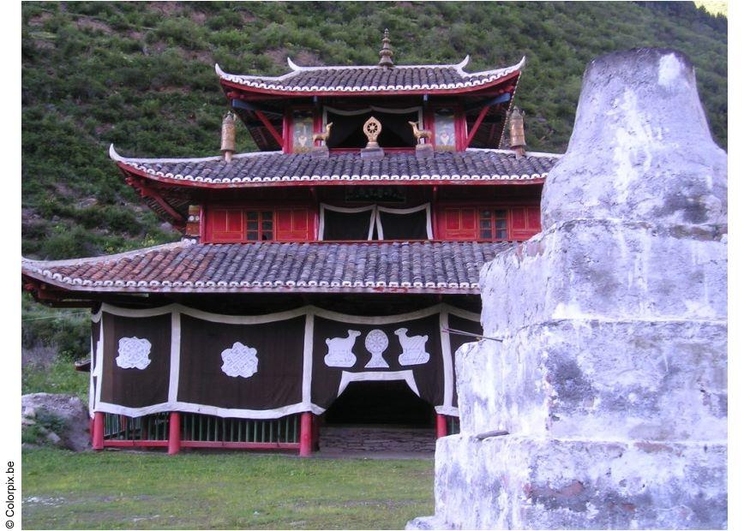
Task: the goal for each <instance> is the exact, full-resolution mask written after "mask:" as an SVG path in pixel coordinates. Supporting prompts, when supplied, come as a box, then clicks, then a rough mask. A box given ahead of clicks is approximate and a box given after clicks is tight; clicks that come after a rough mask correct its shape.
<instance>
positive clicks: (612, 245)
mask: <svg viewBox="0 0 750 531" xmlns="http://www.w3.org/2000/svg"><path fill="white" fill-rule="evenodd" d="M542 229H543V230H542V232H541V233H540V234H538V235H537V236H535V237H533V238H532V239H530V240H528V241H527V242H524V243H522V244H519V245H518V246H517V247H516V248H515V249H514V250H511V251H509V252H506V253H504V254H501V255H499V256H498V257H497V258H496V259H495V260H494V261H493V262H491V263H489V264H487V265H486V266H485V268H484V269H483V273H482V277H481V278H482V302H483V310H482V325H483V327H484V335H485V336H486V337H488V339H483V340H481V341H479V342H477V343H471V344H468V345H465V346H464V347H463V348H462V349H461V350H459V352H458V354H457V371H458V382H457V385H458V391H459V408H460V416H461V433H460V434H459V435H454V436H450V437H445V438H442V439H440V440H439V441H438V446H437V452H436V457H435V467H436V477H435V498H436V499H435V515H434V516H430V517H425V518H417V519H416V520H414V521H412V522H410V523H409V524H408V528H411V529H431V528H439V529H723V528H726V527H727V155H726V152H725V151H723V150H722V149H720V148H719V147H718V146H717V145H716V144H715V143H714V142H713V140H712V138H711V135H710V132H709V129H708V125H707V121H706V117H705V114H704V111H703V108H702V105H701V103H700V100H699V98H698V93H697V90H696V85H695V73H694V69H693V66H692V65H691V63H690V62H689V60H688V59H687V58H686V57H685V56H684V55H682V54H681V53H679V52H676V51H672V50H661V49H638V50H631V51H627V52H619V53H614V54H610V55H606V56H603V57H601V58H598V59H596V60H594V61H592V62H591V63H590V64H589V66H588V68H587V70H586V73H585V75H584V79H583V87H582V91H581V96H580V101H579V105H578V110H577V115H576V121H575V126H574V131H573V135H572V137H571V139H570V143H569V148H568V151H567V153H566V154H565V156H564V157H563V159H562V160H561V161H560V162H559V163H558V164H557V166H556V167H555V168H554V169H553V170H552V171H551V172H550V174H549V177H548V179H547V181H546V183H545V187H544V192H543V197H542Z"/></svg>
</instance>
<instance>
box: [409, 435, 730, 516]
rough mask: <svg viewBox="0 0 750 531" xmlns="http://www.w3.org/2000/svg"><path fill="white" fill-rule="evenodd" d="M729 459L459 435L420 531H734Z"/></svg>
mask: <svg viewBox="0 0 750 531" xmlns="http://www.w3.org/2000/svg"><path fill="white" fill-rule="evenodd" d="M726 459H727V454H726V445H724V444H721V443H718V444H717V443H714V442H710V441H705V442H695V443H654V442H650V441H630V442H621V441H606V440H603V441H597V440H591V439H586V440H577V439H547V440H542V439H537V438H529V437H514V436H512V435H508V436H503V437H493V438H488V439H483V440H480V439H477V438H475V437H471V436H469V435H454V436H450V437H446V438H444V439H441V440H440V442H439V451H438V453H437V454H436V460H435V478H436V481H435V492H436V504H435V515H434V516H433V517H432V518H431V519H421V520H419V522H414V524H413V525H420V526H422V527H413V528H418V529H429V528H431V527H429V526H430V525H434V526H435V527H432V528H435V529H438V528H439V529H721V528H726V525H727V499H726V476H725V470H726ZM477 493H481V494H482V495H481V496H477Z"/></svg>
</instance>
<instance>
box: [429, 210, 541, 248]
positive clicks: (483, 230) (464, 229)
mask: <svg viewBox="0 0 750 531" xmlns="http://www.w3.org/2000/svg"><path fill="white" fill-rule="evenodd" d="M437 221H438V223H437V226H438V234H437V239H441V240H453V241H523V240H527V239H529V238H531V237H532V236H533V235H534V234H536V233H538V232H541V230H542V227H541V215H540V211H539V206H536V205H507V204H499V205H491V206H487V205H482V206H479V205H456V206H453V205H451V206H447V205H443V206H442V207H438V209H437Z"/></svg>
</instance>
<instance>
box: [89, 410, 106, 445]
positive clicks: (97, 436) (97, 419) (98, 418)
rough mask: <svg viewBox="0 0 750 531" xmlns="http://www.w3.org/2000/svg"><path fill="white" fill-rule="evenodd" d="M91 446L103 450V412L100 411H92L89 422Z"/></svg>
mask: <svg viewBox="0 0 750 531" xmlns="http://www.w3.org/2000/svg"><path fill="white" fill-rule="evenodd" d="M91 448H93V449H94V450H104V413H102V412H101V411H97V412H96V413H94V420H93V422H92V423H91Z"/></svg>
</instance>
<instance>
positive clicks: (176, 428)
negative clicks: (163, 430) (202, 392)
mask: <svg viewBox="0 0 750 531" xmlns="http://www.w3.org/2000/svg"><path fill="white" fill-rule="evenodd" d="M180 442H181V438H180V414H179V413H178V412H177V411H172V412H171V413H170V414H169V441H168V443H167V454H169V455H174V454H177V453H179V452H180Z"/></svg>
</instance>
